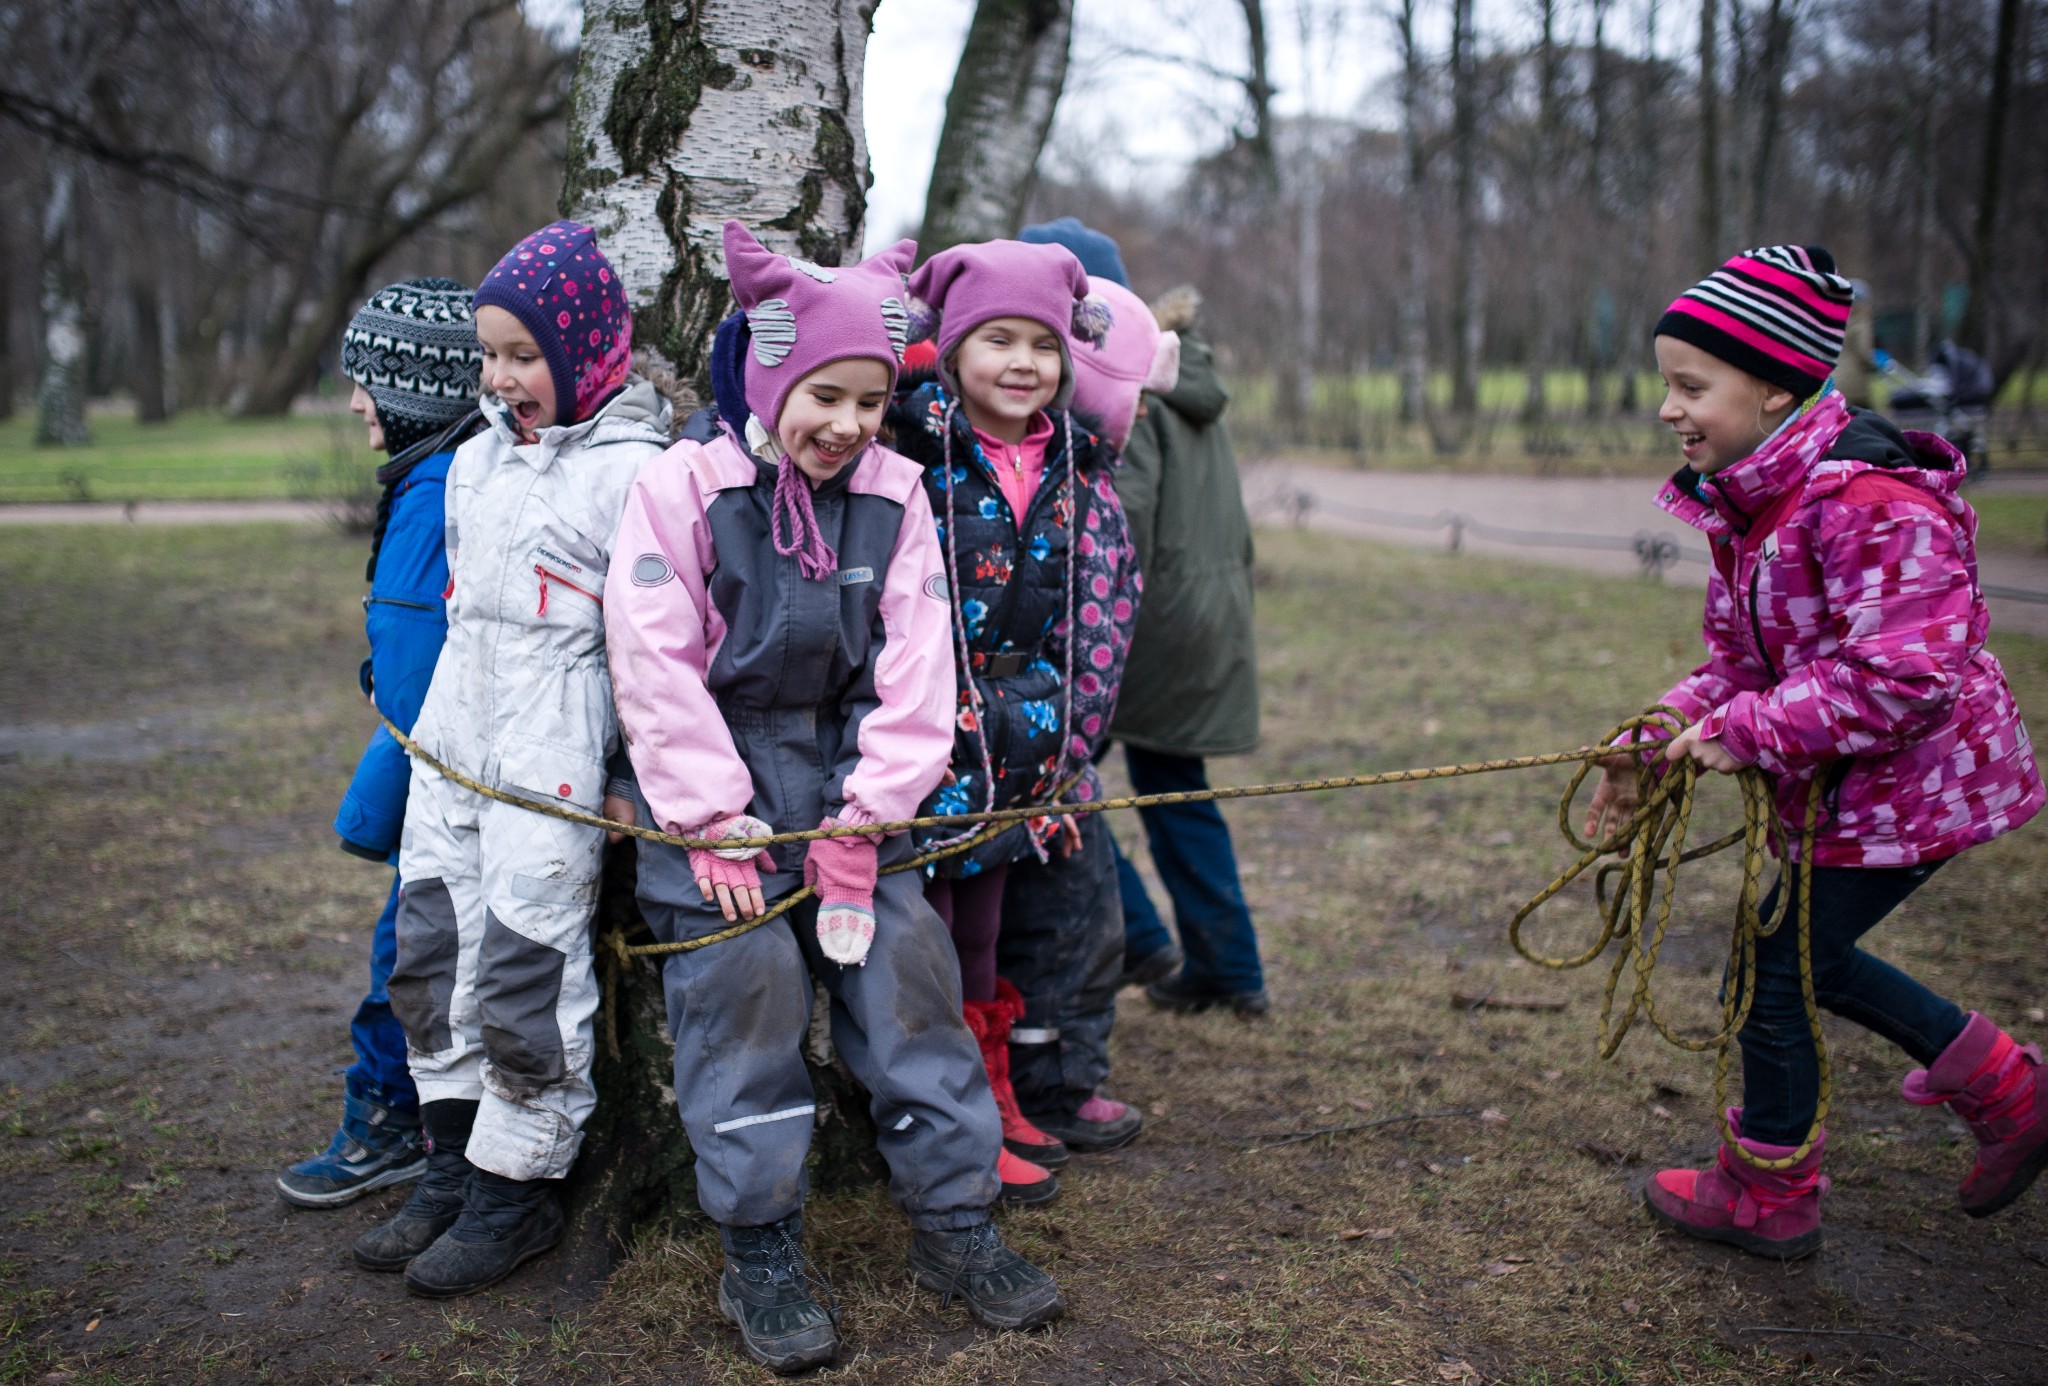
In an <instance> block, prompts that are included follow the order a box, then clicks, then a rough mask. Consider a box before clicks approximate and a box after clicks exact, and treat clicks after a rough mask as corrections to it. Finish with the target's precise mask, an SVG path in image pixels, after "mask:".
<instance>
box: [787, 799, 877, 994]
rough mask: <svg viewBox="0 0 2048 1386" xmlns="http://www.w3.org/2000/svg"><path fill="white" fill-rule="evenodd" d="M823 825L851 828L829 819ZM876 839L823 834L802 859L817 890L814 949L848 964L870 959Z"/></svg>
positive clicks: (808, 879)
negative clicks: (826, 835)
mask: <svg viewBox="0 0 2048 1386" xmlns="http://www.w3.org/2000/svg"><path fill="white" fill-rule="evenodd" d="M818 826H819V827H821V828H842V827H850V826H851V825H850V824H846V823H842V822H840V821H839V820H838V819H837V818H827V819H826V820H825V821H824V822H822V823H820V824H819V825H818ZM875 856H876V848H875V839H874V838H872V837H865V836H863V837H821V838H817V839H815V840H814V841H813V842H812V843H811V850H810V854H809V855H808V856H806V857H805V858H804V884H806V885H808V886H810V887H811V888H812V889H813V890H815V891H816V892H817V893H818V948H819V951H821V952H823V953H824V955H825V956H826V957H828V958H830V959H831V960H832V961H833V962H836V963H841V964H843V965H845V966H849V967H851V966H852V965H854V964H856V963H865V962H866V961H867V960H868V947H869V945H871V944H872V943H874V941H875V875H876V871H877V869H878V868H877V866H876V862H875Z"/></svg>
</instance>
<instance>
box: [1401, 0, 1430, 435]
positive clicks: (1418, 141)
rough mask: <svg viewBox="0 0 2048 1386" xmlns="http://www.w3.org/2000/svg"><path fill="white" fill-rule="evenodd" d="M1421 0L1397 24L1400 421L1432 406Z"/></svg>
mask: <svg viewBox="0 0 2048 1386" xmlns="http://www.w3.org/2000/svg"><path fill="white" fill-rule="evenodd" d="M1418 8H1419V3H1418V0H1400V4H1399V7H1398V8H1397V9H1396V10H1395V11H1394V26H1395V30H1396V32H1397V33H1398V34H1399V36H1400V41H1401V167H1402V178H1401V299H1400V302H1401V312H1400V316H1401V421H1402V422H1403V423H1415V422H1417V421H1419V420H1420V419H1421V418H1422V416H1423V413H1424V411H1425V410H1426V409H1427V408H1428V405H1429V395H1428V390H1429V245H1428V240H1429V223H1428V208H1427V207H1425V206H1424V204H1423V199H1424V198H1425V197H1426V196H1427V195H1428V190H1427V186H1426V185H1427V180H1428V174H1429V153H1428V147H1427V146H1426V145H1425V144H1424V143H1423V140H1422V84H1423V81H1424V80H1425V77H1426V75H1427V71H1426V68H1425V66H1424V62H1423V57H1422V44H1421V40H1420V39H1419V38H1418V37H1417V36H1416V33H1415V18H1416V13H1415V12H1416V10H1417V9H1418Z"/></svg>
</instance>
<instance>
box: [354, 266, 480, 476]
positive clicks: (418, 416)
mask: <svg viewBox="0 0 2048 1386" xmlns="http://www.w3.org/2000/svg"><path fill="white" fill-rule="evenodd" d="M469 296H470V288H469V286H468V285H467V284H458V283H456V282H455V281H454V280H453V279H408V280H406V281H405V282H404V283H401V284H393V285H391V286H390V287H389V288H384V289H379V290H378V291H377V292H376V293H375V294H373V295H371V297H370V301H369V302H368V303H365V304H364V305H363V306H362V307H361V308H359V309H357V310H356V315H355V316H354V317H353V318H351V319H349V324H348V328H347V330H346V331H344V332H343V333H342V334H341V373H342V374H343V375H345V376H347V377H348V378H349V379H350V380H353V381H354V382H355V383H356V384H358V385H360V386H362V387H363V388H364V389H365V390H368V391H369V392H370V398H371V399H372V400H373V401H375V402H376V405H377V423H378V426H379V427H381V428H382V429H383V430H384V449H385V451H386V452H388V453H390V455H391V456H393V457H396V456H398V455H399V454H400V453H402V452H404V451H405V450H406V449H407V448H409V447H411V446H412V445H413V444H415V443H417V442H419V441H420V440H421V439H423V438H429V437H432V436H433V435H434V434H436V433H439V432H440V431H441V430H442V429H444V428H446V427H448V425H450V424H452V423H454V422H455V421H456V420H457V419H460V418H461V417H462V416H463V415H465V414H467V413H468V412H469V411H470V410H471V409H474V408H475V407H476V394H477V378H478V374H479V372H480V371H481V370H482V369H483V352H482V350H481V349H480V348H479V347H478V346H477V344H476V324H475V323H474V322H472V321H471V320H470V312H469Z"/></svg>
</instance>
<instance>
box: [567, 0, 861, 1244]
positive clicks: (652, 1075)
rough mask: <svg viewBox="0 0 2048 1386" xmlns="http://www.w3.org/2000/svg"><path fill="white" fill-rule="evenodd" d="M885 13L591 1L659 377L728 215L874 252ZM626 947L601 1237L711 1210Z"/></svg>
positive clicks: (585, 127) (831, 1069)
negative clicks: (872, 45) (878, 51)
mask: <svg viewBox="0 0 2048 1386" xmlns="http://www.w3.org/2000/svg"><path fill="white" fill-rule="evenodd" d="M872 12H873V6H872V4H861V3H856V2H855V0H726V3H723V4H719V5H712V4H709V3H703V2H702V0H699V2H698V3H689V4H674V5H672V4H670V3H668V0H648V2H647V3H642V0H586V3H585V5H584V19H583V46H582V51H581V54H580V56H579V60H578V67H577V72H576V76H575V81H574V85H573V87H572V91H571V97H570V108H571V109H570V119H569V161H568V168H567V173H566V180H565V183H564V186H563V191H562V204H561V205H562V211H563V213H564V214H565V215H567V216H570V217H573V218H576V219H577V220H580V221H584V222H587V223H589V224H590V225H591V226H592V227H594V228H595V229H596V231H597V233H598V236H599V239H600V242H601V243H602V244H603V246H604V249H605V254H606V255H607V256H608V257H609V258H610V259H611V261H612V264H613V266H614V267H615V268H616V269H617V270H618V272H619V277H620V279H621V280H622V281H623V282H624V284H625V287H626V291H627V293H628V294H629V295H631V298H632V303H633V320H634V321H633V327H634V343H635V347H636V355H638V356H639V357H640V359H641V362H642V364H643V365H644V366H648V367H652V368H654V372H655V373H657V375H659V374H660V373H664V372H665V373H672V375H673V378H674V382H673V383H675V384H680V385H681V386H683V387H686V388H689V389H693V390H695V391H696V392H697V393H698V394H699V395H700V397H701V396H707V395H708V386H707V381H706V377H707V373H708V368H709V351H710V337H711V333H712V331H713V330H714V329H715V328H716V327H717V325H718V323H719V321H720V319H722V318H723V317H724V316H725V315H726V313H727V312H729V311H730V309H731V307H732V293H731V289H730V287H729V286H728V284H727V282H726V278H725V265H724V256H723V252H722V248H721V240H720V235H721V232H720V228H721V226H722V225H723V223H724V222H725V220H726V219H727V218H729V217H731V218H737V219H739V220H740V221H743V222H745V223H747V225H748V226H749V227H750V228H751V229H752V230H753V231H754V232H755V233H756V234H757V235H759V236H760V237H761V239H762V240H763V241H764V242H765V243H766V244H768V245H769V246H770V247H771V248H773V249H776V250H779V251H782V252H784V253H786V254H796V255H801V256H803V257H804V258H805V259H808V260H811V261H813V262H814V263H817V264H821V265H837V264H842V263H845V262H846V261H848V260H851V259H855V258H858V255H859V251H860V243H861V224H862V220H863V217H864V215H865V212H866V207H867V199H866V188H867V183H868V161H867V145H866V139H865V135H864V133H863V125H862V117H861V64H862V60H863V58H864V57H865V54H866V49H867V37H868V21H869V16H870V15H871V14H872ZM633 865H634V854H633V851H632V845H631V844H630V843H628V844H625V845H623V846H622V847H621V848H619V849H615V850H614V851H613V853H612V855H611V859H610V861H609V863H608V866H607V873H606V881H605V891H604V898H603V903H602V905H601V907H600V911H599V929H600V931H601V932H609V931H610V930H612V929H615V928H616V929H622V930H624V932H625V933H626V935H627V937H629V938H630V939H631V940H632V941H633V942H635V943H645V942H649V941H651V939H650V936H649V934H648V932H647V929H646V926H645V924H644V923H643V922H642V921H641V919H640V915H639V910H638V908H637V907H636V905H635V904H634V901H633V889H632V885H633ZM771 927H773V926H771ZM713 946H714V947H715V946H717V945H713ZM607 958H608V961H607V964H606V975H605V978H604V981H605V1008H606V1009H605V1014H604V1015H603V1016H602V1017H601V1021H600V1027H599V1035H598V1041H597V1050H598V1052H597V1058H596V1064H595V1067H594V1071H593V1074H592V1079H593V1081H594V1083H595V1084H596V1086H597V1090H598V1094H599V1096H598V1105H597V1110H596V1112H595V1113H593V1115H592V1117H591V1120H590V1124H589V1126H588V1128H587V1132H586V1138H585V1147H584V1155H583V1158H582V1160H581V1162H580V1163H579V1164H578V1166H577V1172H576V1178H575V1181H574V1195H573V1197H574V1202H573V1205H572V1207H573V1216H575V1217H576V1218H577V1220H578V1222H579V1224H580V1226H581V1228H582V1229H583V1232H584V1236H585V1246H586V1247H588V1246H590V1245H592V1244H593V1243H594V1242H595V1241H597V1240H600V1239H601V1240H603V1241H610V1242H613V1243H616V1242H617V1241H618V1240H620V1239H622V1238H624V1237H626V1236H629V1235H630V1233H631V1231H632V1229H633V1228H634V1227H636V1226H637V1225H640V1224H641V1223H643V1222H646V1221H650V1220H656V1219H659V1218H662V1217H665V1216H668V1215H670V1214H672V1213H676V1212H684V1211H687V1210H688V1209H689V1208H690V1207H692V1206H694V1199H693V1196H692V1195H693V1176H692V1157H691V1154H690V1148H689V1143H688V1141H687V1139H686V1138H685V1136H684V1135H683V1130H682V1124H681V1122H680V1121H679V1120H678V1119H677V1116H676V1110H675V1102H674V1097H673V1094H672V1091H671V1087H670V1085H671V1083H672V1082H673V1081H674V1068H673V1065H674V1050H673V1048H672V1047H671V1045H670V1042H669V1038H668V1025H667V1020H666V1015H665V1011H664V1006H663V1001H662V989H661V981H660V973H659V970H658V968H656V967H655V966H653V965H651V964H650V963H649V962H648V961H646V960H643V959H638V958H634V959H619V958H617V957H616V956H615V955H609V954H608V955H607ZM812 1028H813V1035H814V1037H816V1038H814V1042H813V1044H812V1045H811V1047H810V1054H809V1057H810V1059H811V1061H812V1084H813V1087H814V1088H815V1089H816V1095H817V1101H818V1125H819V1129H818V1131H817V1134H816V1138H815V1139H814V1141H813V1145H812V1152H813V1156H814V1162H815V1164H816V1166H817V1173H818V1175H819V1176H820V1178H819V1181H818V1182H821V1183H823V1184H827V1185H829V1184H830V1183H832V1182H834V1180H835V1179H839V1178H847V1177H852V1176H855V1175H865V1174H866V1173H868V1172H871V1171H872V1170H873V1169H874V1168H875V1165H874V1159H875V1157H874V1153H873V1152H874V1136H873V1130H872V1127H871V1126H870V1125H869V1124H868V1121H867V1115H866V1104H865V1099H864V1097H863V1096H862V1095H861V1094H860V1093H859V1090H858V1089H857V1088H855V1087H854V1085H853V1083H852V1081H851V1079H849V1078H847V1077H846V1076H845V1074H844V1073H843V1071H842V1070H840V1069H839V1068H838V1067H836V1066H835V1064H834V1061H833V1059H832V1056H831V1053H830V1048H829V1044H826V1043H824V1042H823V1041H822V1034H823V1032H822V1030H821V1029H820V1027H819V1026H818V1025H816V1024H814V1025H813V1027H812Z"/></svg>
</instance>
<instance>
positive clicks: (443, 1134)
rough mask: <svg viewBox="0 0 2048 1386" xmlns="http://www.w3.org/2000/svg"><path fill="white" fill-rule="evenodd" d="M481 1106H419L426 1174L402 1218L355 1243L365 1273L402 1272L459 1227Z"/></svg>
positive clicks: (457, 1101) (456, 1101) (451, 1102)
mask: <svg viewBox="0 0 2048 1386" xmlns="http://www.w3.org/2000/svg"><path fill="white" fill-rule="evenodd" d="M476 1109H477V1104H476V1103H475V1102H474V1101H472V1100H469V1099H465V1098H459V1097H451V1098H444V1099H443V1100H441V1101H439V1102H424V1103H421V1104H420V1127H421V1129H422V1130H423V1131H424V1132H425V1133H426V1138H427V1139H426V1144H427V1172H426V1173H425V1174H422V1175H421V1176H420V1178H419V1182H418V1183H416V1184H414V1185H413V1186H412V1197H411V1198H408V1199H407V1200H406V1201H405V1206H404V1207H403V1208H400V1209H399V1210H398V1216H397V1217H395V1218H393V1219H392V1220H391V1221H389V1222H387V1223H385V1224H384V1225H383V1226H381V1227H373V1228H371V1229H370V1230H369V1231H367V1232H365V1233H363V1235H362V1236H360V1237H358V1238H356V1245H355V1256H356V1264H357V1265H359V1266H361V1267H362V1268H363V1269H364V1270H373V1271H402V1270H404V1269H405V1267H406V1265H407V1263H408V1262H410V1261H411V1260H412V1258H413V1257H415V1256H417V1255H419V1254H420V1253H421V1252H422V1251H425V1250H426V1249H427V1248H428V1247H430V1246H432V1245H433V1244H434V1239H435V1238H436V1237H438V1236H440V1235H441V1234H442V1233H443V1232H446V1231H447V1230H448V1229H449V1228H450V1227H452V1226H454V1225H455V1219H456V1216H457V1215H458V1214H460V1213H461V1212H462V1191H463V1189H464V1188H466V1187H467V1186H468V1184H469V1175H470V1171H471V1170H472V1169H473V1168H474V1166H472V1165H471V1164H470V1163H469V1156H468V1155H466V1154H464V1152H465V1151H466V1150H468V1149H469V1129H470V1127H472V1126H474V1125H476Z"/></svg>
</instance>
